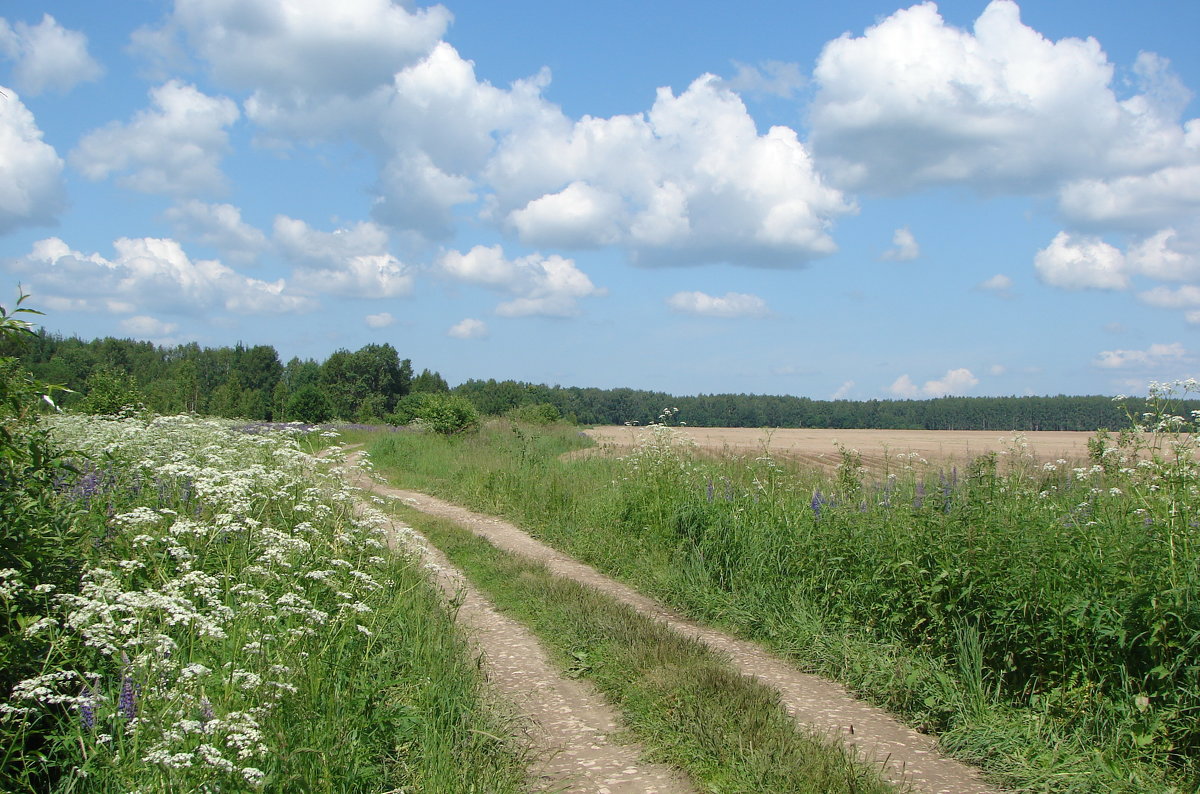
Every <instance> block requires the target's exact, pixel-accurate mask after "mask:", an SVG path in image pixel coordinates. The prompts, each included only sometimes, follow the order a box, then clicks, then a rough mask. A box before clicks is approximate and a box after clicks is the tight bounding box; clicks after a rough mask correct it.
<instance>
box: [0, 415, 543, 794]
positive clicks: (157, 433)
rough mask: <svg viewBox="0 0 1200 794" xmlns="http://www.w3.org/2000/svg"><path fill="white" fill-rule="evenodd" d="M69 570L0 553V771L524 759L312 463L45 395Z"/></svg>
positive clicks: (130, 777) (174, 786) (442, 784)
mask: <svg viewBox="0 0 1200 794" xmlns="http://www.w3.org/2000/svg"><path fill="white" fill-rule="evenodd" d="M53 429H54V434H55V437H56V438H58V439H59V440H60V441H61V443H62V444H63V445H64V446H65V447H67V448H70V449H73V450H78V451H80V452H82V453H84V454H86V455H87V457H86V458H80V459H79V460H78V464H79V466H78V467H79V469H80V473H79V475H78V476H76V477H73V478H69V479H66V480H64V481H63V482H62V483H61V484H60V490H61V494H60V498H61V502H62V509H63V510H64V511H68V514H69V515H70V516H71V517H72V520H73V521H75V522H77V523H78V525H79V526H80V528H81V529H82V534H83V535H84V536H85V538H86V542H84V543H83V544H82V545H80V546H79V547H78V548H77V549H74V553H75V554H76V555H78V558H79V560H80V567H81V569H82V577H81V579H80V581H79V582H78V583H77V586H71V587H68V586H63V585H62V584H61V583H60V584H59V585H58V586H53V587H52V586H48V585H47V584H45V583H41V582H37V581H34V580H31V579H30V578H29V577H28V574H27V572H22V571H17V570H15V569H6V570H4V571H0V585H2V586H0V609H8V608H9V605H10V604H12V603H14V602H16V600H17V599H18V598H20V599H22V603H25V604H28V603H30V602H33V603H36V604H38V605H40V609H41V612H40V614H38V615H32V614H28V613H26V614H22V616H21V617H20V621H19V623H20V632H19V633H14V634H11V635H8V636H5V637H4V638H3V639H4V641H5V642H8V643H15V644H25V645H27V646H29V647H30V648H34V649H36V650H37V652H38V654H40V670H38V671H37V674H35V675H32V676H29V677H27V678H25V679H24V680H22V681H21V682H19V683H18V684H17V685H16V687H15V688H14V689H13V690H12V691H11V692H5V693H2V694H3V701H2V702H0V738H3V740H4V741H3V742H0V788H2V789H3V790H5V791H31V792H33V791H36V792H45V791H61V792H68V791H76V792H90V791H96V792H112V791H139V792H175V791H200V792H203V791H225V792H237V791H273V792H293V791H306V792H369V791H376V792H384V791H398V790H405V791H427V792H442V791H489V792H490V791H513V792H515V791H520V790H523V789H524V787H525V780H524V771H523V767H524V760H523V758H522V755H521V751H520V748H519V747H517V746H516V744H515V742H513V741H510V740H506V739H503V738H498V737H502V736H504V735H505V734H506V733H507V727H508V726H507V725H506V723H505V722H504V721H503V720H501V719H500V718H499V717H498V716H496V712H494V711H493V710H492V709H491V708H490V706H489V704H488V702H487V700H486V697H485V695H484V692H483V689H482V686H483V682H482V680H481V677H480V674H479V671H478V669H477V667H476V665H475V664H474V662H473V660H472V659H471V654H470V651H469V650H468V647H467V645H466V644H465V642H464V641H463V640H462V638H460V637H459V636H458V635H457V634H456V633H455V630H454V626H453V623H452V620H451V618H450V616H449V615H447V614H446V610H445V609H444V606H443V604H442V603H441V600H440V597H439V596H438V594H437V593H436V591H435V589H434V588H433V587H432V585H431V584H430V583H429V582H428V581H427V579H426V576H425V573H424V571H423V570H422V569H421V568H420V566H419V565H418V564H417V563H416V562H415V561H414V560H410V559H407V558H404V557H402V556H397V555H393V554H390V553H388V552H386V551H385V549H384V545H385V540H386V537H385V535H384V527H385V523H386V520H385V519H384V517H383V516H382V515H381V514H379V513H377V512H375V513H373V512H371V511H366V512H361V511H359V510H358V509H357V508H356V504H355V503H356V498H355V495H354V493H353V492H351V491H350V489H349V488H348V486H346V485H345V483H344V482H343V480H342V478H341V477H340V476H339V473H338V472H337V470H336V469H335V468H334V464H333V463H332V462H329V461H319V460H317V459H315V458H313V457H311V456H309V455H307V454H304V453H302V452H301V451H300V449H299V448H298V444H297V441H296V440H295V439H292V438H289V437H287V436H285V435H283V434H279V433H271V434H264V435H251V434H247V433H242V432H238V431H236V430H235V429H233V428H231V427H230V426H229V425H228V423H219V422H207V421H200V420H196V419H194V418H190V417H159V418H128V419H121V420H117V419H107V420H97V419H95V418H83V417H75V416H63V417H59V418H57V419H55V420H54V423H53Z"/></svg>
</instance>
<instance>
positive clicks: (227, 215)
mask: <svg viewBox="0 0 1200 794" xmlns="http://www.w3.org/2000/svg"><path fill="white" fill-rule="evenodd" d="M166 217H167V219H168V220H169V221H171V223H172V224H174V226H175V230H176V234H178V235H179V236H181V237H183V238H184V239H186V240H193V241H195V242H198V243H202V244H203V245H211V246H213V247H214V248H216V249H218V250H219V251H220V252H221V254H222V255H223V256H225V257H226V258H228V259H230V260H231V261H234V262H242V263H250V262H253V261H255V260H256V259H258V257H259V255H261V254H262V253H263V251H265V250H266V249H267V248H268V247H269V243H268V241H267V237H266V235H265V234H263V233H262V232H261V231H259V230H258V229H256V228H254V227H253V226H251V225H249V224H248V223H245V222H244V221H243V220H242V212H241V210H239V209H238V208H237V207H235V206H233V205H232V204H206V203H204V202H203V201H196V200H195V199H190V200H188V201H184V202H181V203H179V204H177V205H175V206H174V207H171V208H170V209H168V210H167V212H166Z"/></svg>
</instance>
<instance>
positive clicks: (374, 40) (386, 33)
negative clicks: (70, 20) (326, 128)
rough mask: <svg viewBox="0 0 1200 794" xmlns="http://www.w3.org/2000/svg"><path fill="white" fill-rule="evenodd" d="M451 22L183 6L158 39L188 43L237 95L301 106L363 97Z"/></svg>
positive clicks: (424, 13) (375, 8)
mask: <svg viewBox="0 0 1200 794" xmlns="http://www.w3.org/2000/svg"><path fill="white" fill-rule="evenodd" d="M449 22H450V12H448V11H447V10H446V9H445V8H444V7H442V6H433V7H431V8H424V9H418V10H414V11H409V10H408V9H407V8H405V7H404V6H403V5H401V4H398V3H393V2H392V1H391V0H339V2H336V3H329V2H325V0H291V1H290V2H287V3H280V2H277V0H177V2H175V4H174V9H173V10H172V13H171V15H170V17H169V18H168V19H167V22H166V24H165V25H164V26H163V27H162V28H160V29H159V30H158V31H154V32H153V33H154V34H156V36H157V40H158V41H160V42H161V41H164V40H166V39H169V38H173V37H176V36H178V37H180V38H182V39H183V40H185V41H186V42H187V43H188V45H190V47H191V48H192V49H193V50H194V51H195V52H196V53H197V54H198V55H199V56H200V57H201V58H203V59H204V61H205V62H206V64H207V65H208V67H209V69H210V70H211V71H212V74H213V77H214V78H216V79H217V80H218V81H219V82H221V83H223V84H225V85H227V86H229V87H231V88H238V89H248V90H257V91H259V92H262V93H264V94H266V95H269V96H271V97H273V98H277V99H280V100H284V99H287V98H291V99H294V100H295V101H297V102H302V101H303V98H304V95H306V94H334V93H345V94H362V93H365V92H368V91H370V90H371V89H372V88H374V87H376V86H379V85H381V84H384V83H387V82H388V81H389V80H391V77H392V75H393V74H394V73H395V72H396V71H397V70H399V69H401V68H403V67H404V66H405V65H407V64H409V63H411V62H412V61H414V60H415V59H416V58H418V57H420V56H422V55H424V54H425V53H427V52H428V51H429V50H430V49H431V48H432V47H433V45H434V44H435V43H436V42H437V41H438V39H439V38H440V37H441V35H442V33H443V32H444V31H445V29H446V26H447V25H448V24H449ZM151 33H152V32H151V31H143V32H142V33H141V36H142V37H143V38H146V37H149V38H151V39H153V38H154V36H151Z"/></svg>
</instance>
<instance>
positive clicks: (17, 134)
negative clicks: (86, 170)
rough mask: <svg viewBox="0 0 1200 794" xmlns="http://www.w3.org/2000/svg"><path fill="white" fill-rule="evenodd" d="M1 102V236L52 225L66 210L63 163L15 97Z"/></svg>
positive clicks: (7, 93) (27, 110)
mask: <svg viewBox="0 0 1200 794" xmlns="http://www.w3.org/2000/svg"><path fill="white" fill-rule="evenodd" d="M5 94H6V96H5V97H3V98H0V234H5V233H7V232H10V231H12V230H14V229H18V228H21V227H23V226H42V225H46V224H49V223H53V222H54V219H55V218H56V217H57V216H58V214H59V213H60V212H62V211H63V209H64V208H65V207H66V188H65V185H64V183H63V178H62V170H63V161H62V159H61V158H60V157H59V156H58V153H57V152H55V151H54V147H53V146H51V145H50V144H48V143H46V142H45V141H43V140H42V131H41V129H39V128H38V125H37V122H36V121H35V120H34V117H33V114H32V113H30V112H29V109H28V108H26V107H25V105H24V104H22V103H21V100H20V98H19V97H17V96H16V95H14V94H12V93H10V92H8V91H5Z"/></svg>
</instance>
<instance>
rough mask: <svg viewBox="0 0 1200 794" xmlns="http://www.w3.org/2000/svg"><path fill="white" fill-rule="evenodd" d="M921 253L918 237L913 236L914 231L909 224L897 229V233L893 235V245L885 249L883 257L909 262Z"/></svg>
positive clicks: (894, 260)
mask: <svg viewBox="0 0 1200 794" xmlns="http://www.w3.org/2000/svg"><path fill="white" fill-rule="evenodd" d="M920 255H921V246H919V245H917V238H915V237H913V233H912V232H911V231H909V228H908V227H907V226H904V227H901V228H899V229H897V230H896V233H895V234H893V235H892V247H891V248H889V249H888V250H887V251H884V253H883V258H884V259H889V260H891V261H893V262H907V261H909V260H910V259H916V258H917V257H918V256H920Z"/></svg>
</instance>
